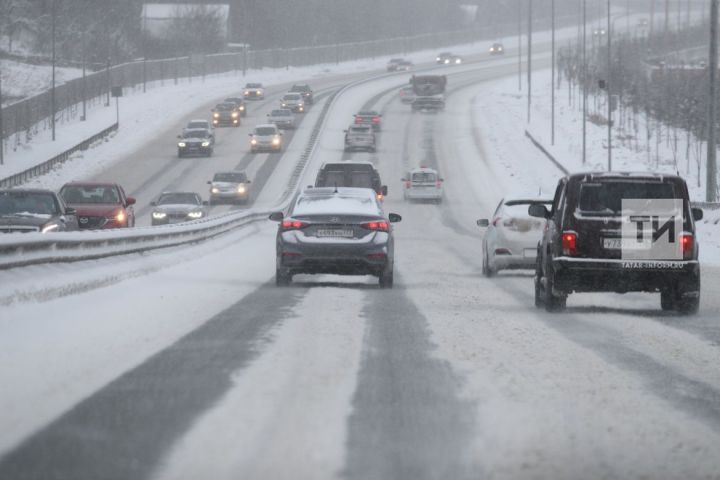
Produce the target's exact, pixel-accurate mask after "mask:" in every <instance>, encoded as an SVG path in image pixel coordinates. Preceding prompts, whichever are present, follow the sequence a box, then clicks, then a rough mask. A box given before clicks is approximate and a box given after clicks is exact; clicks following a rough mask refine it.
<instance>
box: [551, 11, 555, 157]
mask: <svg viewBox="0 0 720 480" xmlns="http://www.w3.org/2000/svg"><path fill="white" fill-rule="evenodd" d="M550 16H551V17H552V20H551V23H552V41H551V43H552V46H551V49H552V55H551V57H552V59H551V62H552V80H551V82H550V83H551V85H550V103H551V104H552V106H551V107H550V111H551V113H550V145H555V0H552V2H551V4H550Z"/></svg>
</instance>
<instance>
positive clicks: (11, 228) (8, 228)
mask: <svg viewBox="0 0 720 480" xmlns="http://www.w3.org/2000/svg"><path fill="white" fill-rule="evenodd" d="M39 231H40V229H39V228H38V227H28V226H23V225H3V226H2V227H0V233H30V232H39Z"/></svg>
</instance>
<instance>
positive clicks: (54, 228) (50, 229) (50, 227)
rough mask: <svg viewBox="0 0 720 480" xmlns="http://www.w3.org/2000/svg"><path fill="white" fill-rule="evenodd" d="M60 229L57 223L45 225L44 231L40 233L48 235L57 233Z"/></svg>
mask: <svg viewBox="0 0 720 480" xmlns="http://www.w3.org/2000/svg"><path fill="white" fill-rule="evenodd" d="M59 228H60V225H58V224H57V223H52V224H50V225H45V226H44V227H42V229H41V230H40V231H41V232H42V233H48V232H54V231H57V229H59Z"/></svg>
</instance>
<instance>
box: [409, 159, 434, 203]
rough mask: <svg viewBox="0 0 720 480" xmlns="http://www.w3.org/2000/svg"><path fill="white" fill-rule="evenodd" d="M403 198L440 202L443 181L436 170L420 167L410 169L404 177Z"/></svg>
mask: <svg viewBox="0 0 720 480" xmlns="http://www.w3.org/2000/svg"><path fill="white" fill-rule="evenodd" d="M402 181H403V182H404V183H405V189H404V197H405V200H410V201H412V200H432V201H434V202H437V203H440V202H442V195H443V182H444V180H443V179H442V178H440V175H439V174H438V172H437V171H436V170H433V169H432V168H428V167H420V168H416V169H414V170H411V171H410V172H409V173H408V174H407V176H406V177H405V178H403V179H402Z"/></svg>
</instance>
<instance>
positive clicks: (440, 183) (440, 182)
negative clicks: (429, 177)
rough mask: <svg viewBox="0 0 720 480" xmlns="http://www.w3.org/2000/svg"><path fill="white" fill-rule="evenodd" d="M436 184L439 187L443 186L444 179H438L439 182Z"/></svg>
mask: <svg viewBox="0 0 720 480" xmlns="http://www.w3.org/2000/svg"><path fill="white" fill-rule="evenodd" d="M435 186H436V187H437V188H440V187H442V180H438V181H437V182H435Z"/></svg>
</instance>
